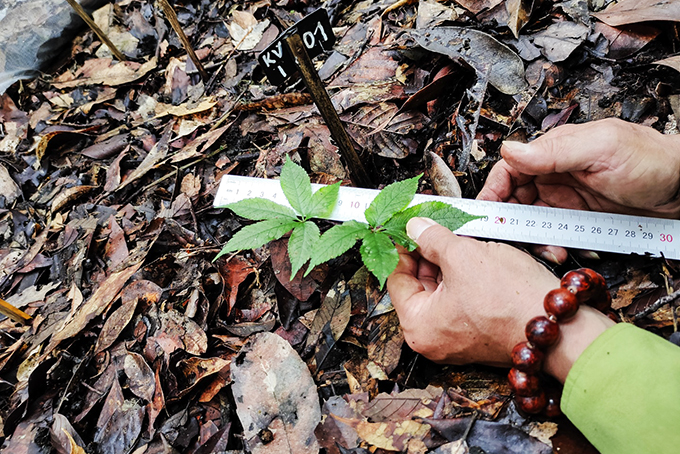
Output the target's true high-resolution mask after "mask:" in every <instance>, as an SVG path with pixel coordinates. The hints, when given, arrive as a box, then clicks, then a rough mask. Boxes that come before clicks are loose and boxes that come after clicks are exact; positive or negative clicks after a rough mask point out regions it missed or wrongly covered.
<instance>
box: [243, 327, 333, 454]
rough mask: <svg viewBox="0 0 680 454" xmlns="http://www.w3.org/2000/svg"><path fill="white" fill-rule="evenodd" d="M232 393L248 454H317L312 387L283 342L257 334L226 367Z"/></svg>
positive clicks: (305, 371) (316, 404)
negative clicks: (249, 453)
mask: <svg viewBox="0 0 680 454" xmlns="http://www.w3.org/2000/svg"><path fill="white" fill-rule="evenodd" d="M231 371H232V372H231V377H232V380H233V381H234V384H233V385H232V392H233V393H234V398H235V400H236V413H237V414H238V417H239V419H240V420H241V424H242V426H243V435H244V440H243V442H244V445H246V446H247V449H248V450H249V451H250V452H252V453H253V454H283V453H286V454H288V453H290V454H306V453H309V454H317V453H318V451H319V445H318V443H317V441H316V437H315V436H314V429H315V428H316V426H317V424H318V423H319V421H320V420H321V410H320V405H319V397H318V394H317V390H316V385H315V384H314V381H313V380H312V376H311V375H310V373H309V369H307V366H306V365H305V363H304V362H302V360H301V359H300V357H299V356H298V354H297V353H296V352H295V350H293V348H292V347H291V346H290V344H289V343H288V342H286V341H285V340H283V339H282V338H280V337H279V336H277V335H276V334H272V333H260V334H256V335H254V336H253V337H252V339H251V341H250V342H249V343H248V344H246V346H245V347H243V349H242V350H241V352H240V353H239V356H238V357H237V358H236V360H235V361H234V364H232V369H231Z"/></svg>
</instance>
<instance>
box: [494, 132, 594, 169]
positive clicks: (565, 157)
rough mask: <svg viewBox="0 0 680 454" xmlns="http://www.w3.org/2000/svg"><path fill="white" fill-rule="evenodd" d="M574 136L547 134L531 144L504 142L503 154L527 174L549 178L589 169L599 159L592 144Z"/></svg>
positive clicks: (514, 166) (514, 165) (512, 164)
mask: <svg viewBox="0 0 680 454" xmlns="http://www.w3.org/2000/svg"><path fill="white" fill-rule="evenodd" d="M581 139H582V138H578V137H575V136H574V135H572V134H568V135H551V134H546V135H545V136H543V137H539V138H538V139H536V140H534V141H533V142H530V143H521V142H512V141H506V142H503V146H502V147H501V155H502V156H503V158H504V159H505V161H506V162H507V163H508V164H510V166H512V167H513V168H515V169H516V170H519V171H520V172H522V173H524V174H527V175H547V174H551V173H568V172H578V171H582V170H588V169H589V168H590V167H591V166H592V165H593V163H594V158H595V156H597V153H595V151H596V150H595V149H594V147H593V145H594V144H593V143H588V141H584V140H581Z"/></svg>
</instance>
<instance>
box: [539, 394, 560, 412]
mask: <svg viewBox="0 0 680 454" xmlns="http://www.w3.org/2000/svg"><path fill="white" fill-rule="evenodd" d="M543 414H544V415H545V416H547V417H548V418H557V417H558V416H560V415H561V414H562V410H561V409H560V395H559V393H558V392H556V391H550V390H549V391H548V392H547V393H546V394H545V408H544V409H543Z"/></svg>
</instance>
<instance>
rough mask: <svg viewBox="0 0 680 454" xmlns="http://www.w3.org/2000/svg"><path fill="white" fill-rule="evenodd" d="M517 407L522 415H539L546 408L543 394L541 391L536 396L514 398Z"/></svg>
mask: <svg viewBox="0 0 680 454" xmlns="http://www.w3.org/2000/svg"><path fill="white" fill-rule="evenodd" d="M515 401H516V402H517V406H518V407H519V409H520V410H522V411H523V412H524V413H529V414H532V415H535V414H537V413H540V412H541V411H542V410H543V409H544V408H545V406H546V404H547V400H546V398H545V393H544V392H543V391H541V392H540V393H539V394H538V395H537V396H530V397H516V398H515Z"/></svg>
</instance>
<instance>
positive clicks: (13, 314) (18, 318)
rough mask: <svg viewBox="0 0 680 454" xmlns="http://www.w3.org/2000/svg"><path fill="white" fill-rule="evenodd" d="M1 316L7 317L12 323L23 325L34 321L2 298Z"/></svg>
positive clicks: (0, 300) (0, 299) (0, 301)
mask: <svg viewBox="0 0 680 454" xmlns="http://www.w3.org/2000/svg"><path fill="white" fill-rule="evenodd" d="M0 314H2V315H6V316H7V317H9V318H10V319H12V321H14V322H16V323H21V324H22V325H27V324H28V323H29V322H30V321H31V320H33V319H32V318H31V316H30V315H28V314H27V313H25V312H24V311H22V310H19V309H17V308H16V307H14V306H12V305H11V304H9V303H8V302H7V301H5V300H3V299H2V298H0Z"/></svg>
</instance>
